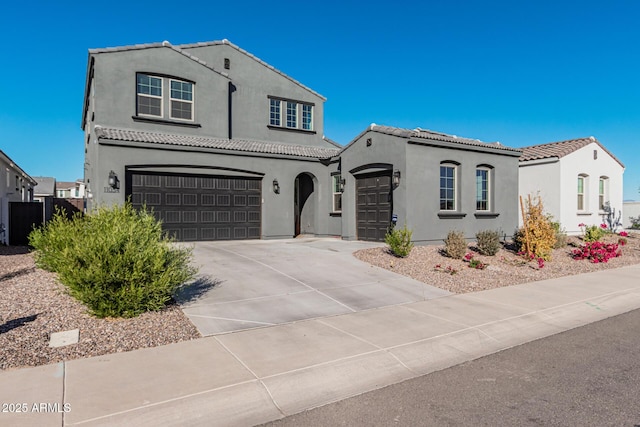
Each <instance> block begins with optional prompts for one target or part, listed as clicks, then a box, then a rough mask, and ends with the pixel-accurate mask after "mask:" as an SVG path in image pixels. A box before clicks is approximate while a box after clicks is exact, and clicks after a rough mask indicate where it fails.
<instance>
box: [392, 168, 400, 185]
mask: <svg viewBox="0 0 640 427" xmlns="http://www.w3.org/2000/svg"><path fill="white" fill-rule="evenodd" d="M399 185H400V170H399V169H395V170H394V171H393V186H394V187H398V186H399Z"/></svg>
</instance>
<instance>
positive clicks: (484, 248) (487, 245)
mask: <svg viewBox="0 0 640 427" xmlns="http://www.w3.org/2000/svg"><path fill="white" fill-rule="evenodd" d="M476 242H477V245H478V251H479V252H480V253H481V254H482V255H489V256H493V255H495V254H497V253H498V251H499V250H500V233H499V232H498V231H494V230H484V231H479V232H478V233H476Z"/></svg>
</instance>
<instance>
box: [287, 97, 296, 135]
mask: <svg viewBox="0 0 640 427" xmlns="http://www.w3.org/2000/svg"><path fill="white" fill-rule="evenodd" d="M287 127H288V128H294V129H295V128H297V127H298V104H296V103H295V102H290V101H287Z"/></svg>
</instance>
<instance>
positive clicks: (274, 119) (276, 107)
mask: <svg viewBox="0 0 640 427" xmlns="http://www.w3.org/2000/svg"><path fill="white" fill-rule="evenodd" d="M280 123H281V122H280V100H279V99H269V124H270V125H271V126H280Z"/></svg>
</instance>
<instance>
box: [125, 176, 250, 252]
mask: <svg viewBox="0 0 640 427" xmlns="http://www.w3.org/2000/svg"><path fill="white" fill-rule="evenodd" d="M129 180H130V181H129V182H130V187H129V188H127V190H128V192H129V194H130V195H131V202H132V204H133V206H134V207H136V208H139V207H141V206H142V205H143V203H146V205H147V208H153V211H154V212H155V215H156V216H157V217H158V218H159V219H161V220H162V228H163V229H164V230H165V231H167V232H169V233H170V234H171V235H172V236H174V237H175V238H176V239H177V240H181V241H188V240H233V239H259V238H260V211H261V201H262V193H261V182H262V181H261V180H260V178H244V177H226V176H196V175H178V174H159V173H149V172H144V173H143V172H133V171H132V172H130V173H129Z"/></svg>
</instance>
